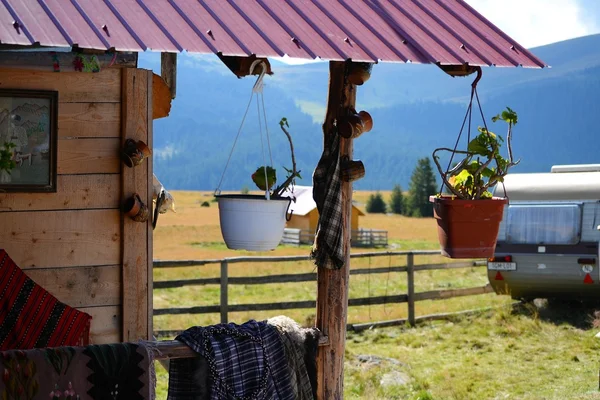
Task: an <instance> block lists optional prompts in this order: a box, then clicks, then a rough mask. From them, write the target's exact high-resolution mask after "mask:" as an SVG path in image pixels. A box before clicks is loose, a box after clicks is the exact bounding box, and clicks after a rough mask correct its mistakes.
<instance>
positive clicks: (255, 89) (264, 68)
mask: <svg viewBox="0 0 600 400" xmlns="http://www.w3.org/2000/svg"><path fill="white" fill-rule="evenodd" d="M261 64H262V71H261V72H260V75H259V76H258V78H257V79H256V83H255V84H254V86H253V87H252V92H253V93H262V91H263V78H264V76H265V74H266V73H267V66H266V65H265V63H264V62H263V61H262V60H255V61H254V62H253V63H252V64H250V68H249V73H250V75H252V73H253V72H254V69H255V68H256V67H257V66H258V65H261Z"/></svg>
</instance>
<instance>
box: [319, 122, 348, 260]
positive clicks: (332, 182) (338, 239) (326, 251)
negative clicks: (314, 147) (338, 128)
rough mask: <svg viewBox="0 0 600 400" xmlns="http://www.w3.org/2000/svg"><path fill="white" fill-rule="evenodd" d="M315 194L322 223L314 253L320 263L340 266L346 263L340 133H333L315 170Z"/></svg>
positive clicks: (320, 223) (320, 222)
mask: <svg viewBox="0 0 600 400" xmlns="http://www.w3.org/2000/svg"><path fill="white" fill-rule="evenodd" d="M313 198H314V200H315V203H317V210H318V211H319V224H318V227H317V234H316V235H315V243H314V245H313V249H312V252H311V257H312V259H313V261H314V263H315V264H316V265H317V267H323V268H328V269H340V268H342V267H343V266H344V258H345V257H344V241H343V234H344V233H343V229H342V219H343V214H342V181H341V169H340V137H339V135H338V134H337V133H335V134H333V135H331V137H330V139H329V141H328V142H327V143H326V144H325V148H324V149H323V155H322V156H321V159H320V160H319V163H318V164H317V168H315V172H314V173H313Z"/></svg>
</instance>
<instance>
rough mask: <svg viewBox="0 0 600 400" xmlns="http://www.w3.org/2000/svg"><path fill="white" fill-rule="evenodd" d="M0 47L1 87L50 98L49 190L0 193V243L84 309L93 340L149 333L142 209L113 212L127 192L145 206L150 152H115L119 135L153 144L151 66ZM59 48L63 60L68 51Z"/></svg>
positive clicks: (148, 263)
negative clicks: (90, 69)
mask: <svg viewBox="0 0 600 400" xmlns="http://www.w3.org/2000/svg"><path fill="white" fill-rule="evenodd" d="M0 57H2V64H3V65H6V66H5V67H3V66H0V89H2V95H4V96H6V95H10V90H13V89H14V90H16V89H27V90H35V91H54V92H56V94H57V98H58V104H56V107H57V119H56V121H55V123H56V128H57V129H56V134H57V138H56V139H57V140H56V186H55V188H54V189H53V190H55V192H48V193H41V192H34V190H36V189H35V188H32V189H31V190H32V191H31V192H15V193H12V192H6V193H0V227H2V228H1V229H0V248H4V249H5V250H6V251H7V253H8V254H9V255H10V257H11V258H12V259H13V260H14V261H15V262H16V264H17V265H19V266H20V267H21V269H23V270H24V271H25V272H26V274H27V275H28V276H29V277H31V278H32V279H33V280H34V281H35V282H36V283H38V284H39V285H41V286H42V287H44V288H46V289H47V290H48V291H49V292H51V293H52V294H53V295H54V296H56V297H57V298H58V300H60V301H62V302H64V303H66V304H68V305H70V306H72V307H76V308H78V309H81V310H83V311H85V312H87V313H88V314H90V315H91V316H92V317H93V320H92V323H91V332H90V338H91V341H92V342H93V343H111V342H120V341H128V340H138V339H140V338H144V339H147V338H149V337H152V296H151V294H152V225H151V219H149V220H148V221H146V222H135V221H133V220H132V219H131V218H129V217H126V216H125V215H124V214H123V213H122V212H121V208H122V204H123V202H124V201H125V199H127V198H128V197H130V196H132V195H133V194H134V193H138V194H139V195H140V197H141V199H142V201H143V202H144V203H145V204H146V205H149V206H150V207H151V205H152V185H151V179H152V158H151V157H149V158H147V159H146V160H144V162H142V164H141V165H139V166H136V167H133V168H129V167H127V166H126V165H125V164H124V163H123V162H122V161H121V159H120V157H119V154H120V152H121V148H122V147H123V145H124V143H125V140H126V139H133V140H136V141H137V140H142V141H143V142H145V143H146V144H147V145H148V146H150V147H152V117H153V107H152V104H153V90H154V89H153V87H154V86H157V85H153V73H152V72H151V71H147V70H143V69H138V68H136V67H135V66H136V60H137V57H136V56H135V55H130V56H128V57H123V58H121V57H119V59H118V62H116V63H115V62H113V65H111V66H108V65H109V64H110V60H111V58H112V57H113V56H109V57H106V56H104V57H102V61H104V62H100V64H101V65H100V66H101V70H100V71H99V72H95V73H84V72H75V71H72V67H71V68H70V69H71V71H72V72H66V71H65V72H63V71H61V72H59V73H57V72H54V71H53V70H52V57H56V55H54V56H52V55H51V54H50V53H48V52H40V53H31V54H29V55H17V54H13V55H11V54H6V53H4V54H3V55H2V56H0ZM11 57H12V58H11ZM59 57H60V61H62V62H63V65H70V64H69V63H72V61H73V58H74V55H73V53H64V54H60V55H59ZM83 57H87V58H91V57H92V55H83ZM11 64H12V65H11ZM44 64H46V65H47V68H44ZM63 68H64V69H67V68H66V67H63ZM157 87H158V88H160V86H157ZM169 100H170V98H169ZM0 109H2V107H1V106H0ZM9 111H12V110H9ZM5 117H6V116H5ZM6 118H8V117H6ZM51 118H52V117H51ZM51 123H54V121H51ZM0 124H1V122H0ZM51 142H52V140H51ZM32 158H33V162H32V163H33V165H29V163H28V162H27V161H26V162H25V163H23V164H22V165H17V166H16V167H15V170H14V171H15V173H18V172H19V170H20V169H21V170H26V169H28V168H33V167H35V164H36V163H40V162H42V160H41V156H40V155H39V153H37V154H36V153H35V152H34V153H33V155H32ZM50 158H52V157H50ZM51 161H52V160H51ZM8 190H10V188H8ZM25 190H28V189H25Z"/></svg>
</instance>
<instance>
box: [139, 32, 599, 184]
mask: <svg viewBox="0 0 600 400" xmlns="http://www.w3.org/2000/svg"><path fill="white" fill-rule="evenodd" d="M532 51H533V53H534V54H535V55H536V56H538V57H539V58H540V59H542V60H543V61H544V62H545V63H546V64H548V65H550V67H549V68H544V69H525V68H496V67H490V68H484V69H483V78H482V80H481V81H480V83H479V85H478V94H479V98H480V100H481V109H482V111H483V115H484V116H485V120H486V123H487V124H488V126H489V129H490V130H491V131H494V132H496V133H498V134H500V135H504V134H505V127H504V126H501V125H499V123H496V124H493V123H491V117H492V116H494V115H496V114H498V113H499V112H501V111H502V110H503V109H504V108H505V107H506V106H509V107H511V108H512V109H514V110H515V111H517V113H518V115H519V123H518V124H517V126H516V127H515V128H514V133H513V151H514V154H515V157H516V158H520V159H521V162H520V164H519V165H518V166H516V167H514V169H513V171H514V172H543V171H549V170H550V168H551V166H552V165H556V164H575V163H596V162H599V153H600V140H599V139H598V134H599V133H600V130H599V129H598V127H597V125H596V118H597V116H598V114H599V111H600V35H592V36H586V37H582V38H577V39H571V40H567V41H563V42H559V43H554V44H550V45H546V46H542V47H537V48H533V49H532ZM271 65H272V69H273V72H274V74H273V75H272V76H266V77H265V79H264V84H265V87H264V104H265V111H266V116H267V121H268V123H267V128H268V139H269V140H268V142H270V149H271V153H272V155H273V157H272V158H273V165H274V167H275V168H277V170H278V172H279V174H280V175H279V178H280V180H281V179H282V178H284V176H283V174H284V173H285V171H284V169H283V168H281V167H282V166H284V167H287V168H289V167H291V162H290V153H289V143H288V142H287V139H286V137H285V136H284V134H283V133H282V132H281V131H280V129H279V124H278V122H279V121H280V119H281V118H282V117H286V118H287V120H288V121H289V124H290V129H289V130H290V133H291V134H292V136H293V141H294V148H295V155H296V161H297V165H298V169H300V170H302V176H303V179H302V180H301V181H300V182H299V184H304V185H310V184H311V175H312V171H313V169H314V167H315V166H316V164H317V162H318V160H319V157H320V155H321V151H322V141H323V140H322V130H321V121H322V119H323V116H324V112H325V104H326V96H327V84H328V63H326V62H319V63H311V64H304V65H288V64H284V63H281V62H279V61H277V60H273V61H272V62H271ZM139 66H140V67H141V68H148V69H153V70H154V71H157V72H158V71H160V57H159V56H158V55H157V54H156V53H154V54H153V53H146V54H141V55H140V59H139ZM255 80H256V79H255V78H254V77H247V78H244V79H238V78H237V77H236V76H235V75H233V74H232V73H231V72H230V71H229V69H227V67H225V66H224V65H223V64H222V63H221V61H220V60H219V59H218V58H217V57H216V56H214V55H194V54H188V53H184V54H181V55H180V56H179V60H178V76H177V97H176V98H175V99H174V100H173V103H172V108H171V113H170V116H169V117H167V118H163V119H159V120H156V121H155V122H154V156H155V161H154V169H155V173H156V174H157V176H158V177H159V179H160V180H161V181H162V183H163V184H164V185H165V186H166V187H167V188H168V189H185V190H214V189H216V188H217V187H219V182H220V181H221V178H222V177H223V179H222V182H221V185H220V188H221V189H222V190H240V189H242V188H244V187H248V188H250V189H253V184H252V181H251V179H250V175H251V174H252V173H253V172H254V171H255V170H256V168H257V167H258V166H259V165H262V164H263V161H264V160H266V161H267V163H269V162H270V161H269V149H268V148H267V146H266V143H267V140H266V139H267V135H266V130H267V129H265V126H264V125H263V126H262V127H261V126H260V125H259V118H258V115H257V108H256V107H257V105H256V103H253V104H252V105H251V106H250V109H249V112H248V114H247V116H246V118H245V122H244V124H243V127H242V129H241V130H240V135H239V139H238V140H237V141H236V135H237V133H238V130H239V129H240V125H241V122H242V119H243V117H244V112H245V110H246V106H247V104H248V101H249V99H250V95H251V92H252V86H253V85H254V82H255ZM472 80H473V76H468V77H465V78H452V77H450V76H449V75H446V74H445V73H444V72H442V71H441V70H440V69H439V68H438V67H436V66H433V65H407V64H392V63H380V64H376V65H375V66H374V67H373V70H372V75H371V79H370V80H369V81H367V82H366V83H365V84H364V85H362V86H359V87H358V91H357V110H366V111H368V112H369V113H370V114H371V115H372V117H373V121H374V127H373V130H372V131H370V132H368V133H365V134H363V135H362V136H361V137H359V138H358V139H356V140H355V145H354V154H355V157H354V158H355V159H360V160H362V161H363V163H364V165H365V168H366V176H365V177H364V178H363V179H361V180H359V181H357V182H355V185H354V187H355V188H356V189H361V190H379V189H381V190H385V189H390V188H391V187H392V186H393V185H394V184H401V185H402V186H403V187H404V188H407V187H408V182H409V180H410V175H411V173H412V170H413V169H414V167H415V165H416V163H417V160H418V159H419V158H422V157H430V156H431V153H432V151H433V150H434V149H435V148H436V147H453V146H454V144H455V142H456V140H457V137H458V134H459V131H460V128H461V124H462V122H463V119H464V117H465V112H466V110H467V105H468V101H469V96H470V88H471V82H472ZM480 125H482V119H481V116H480V112H479V108H478V107H477V106H476V105H474V106H473V121H472V130H471V136H472V135H474V134H476V128H477V126H480ZM261 128H262V129H261ZM261 130H262V132H263V136H262V137H263V139H262V142H263V143H264V144H265V146H264V147H263V146H261V134H260V132H261ZM468 136H469V134H468V132H467V131H466V129H465V131H464V132H463V133H462V136H461V141H460V142H459V148H465V147H466V141H467V138H468ZM234 143H235V146H234ZM232 149H233V151H232ZM263 150H264V151H263ZM263 154H264V155H263ZM230 155H231V157H230ZM228 159H229V162H228ZM227 163H228V167H227V169H226V170H225V166H226V164H227Z"/></svg>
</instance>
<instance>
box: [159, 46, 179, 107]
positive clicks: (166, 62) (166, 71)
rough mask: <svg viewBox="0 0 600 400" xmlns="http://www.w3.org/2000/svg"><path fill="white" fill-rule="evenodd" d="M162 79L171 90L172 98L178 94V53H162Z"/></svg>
mask: <svg viewBox="0 0 600 400" xmlns="http://www.w3.org/2000/svg"><path fill="white" fill-rule="evenodd" d="M160 77H161V78H162V79H163V81H165V82H166V84H167V86H168V87H169V89H171V98H172V99H174V98H175V95H176V94H177V53H160Z"/></svg>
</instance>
